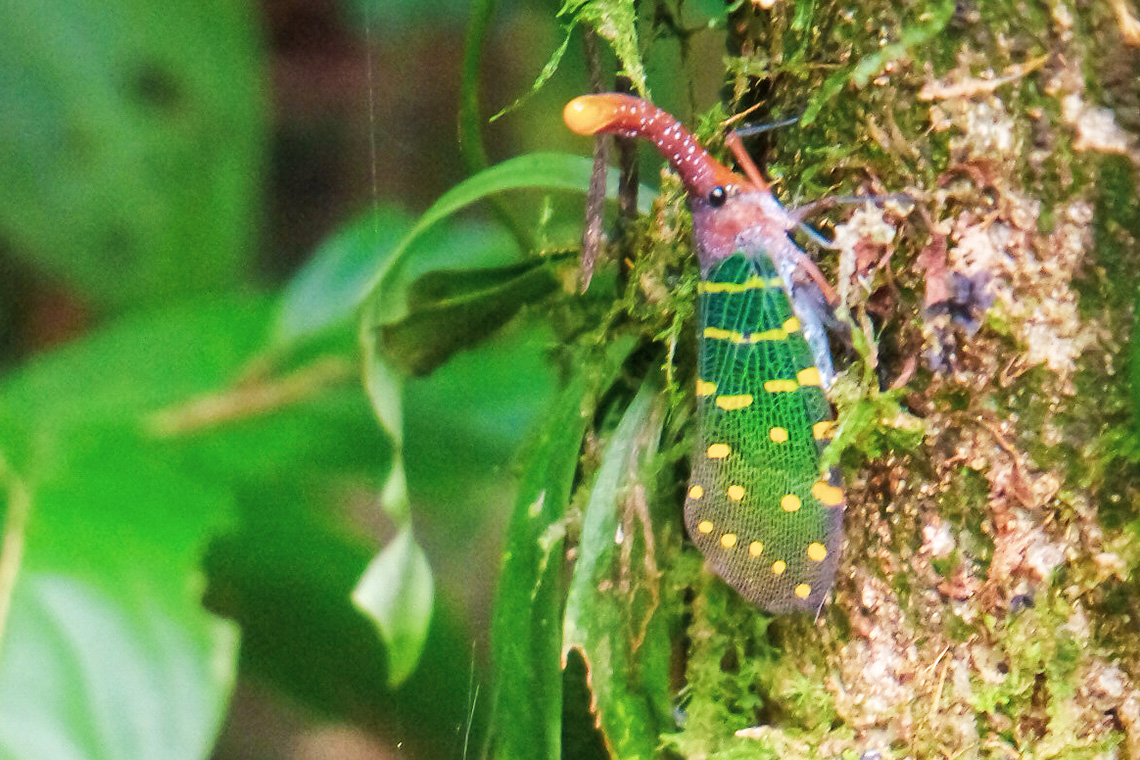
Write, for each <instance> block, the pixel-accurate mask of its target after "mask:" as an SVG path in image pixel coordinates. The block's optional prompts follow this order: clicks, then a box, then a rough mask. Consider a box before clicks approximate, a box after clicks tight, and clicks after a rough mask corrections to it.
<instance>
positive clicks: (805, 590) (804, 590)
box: [796, 583, 811, 599]
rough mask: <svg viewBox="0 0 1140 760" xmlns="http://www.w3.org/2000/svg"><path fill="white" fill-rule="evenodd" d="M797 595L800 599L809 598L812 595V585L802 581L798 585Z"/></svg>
mask: <svg viewBox="0 0 1140 760" xmlns="http://www.w3.org/2000/svg"><path fill="white" fill-rule="evenodd" d="M796 596H798V597H799V598H800V599H807V598H808V597H809V596H811V586H809V585H807V584H806V583H801V584H800V585H798V586H796Z"/></svg>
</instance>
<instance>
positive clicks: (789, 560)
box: [685, 251, 843, 612]
mask: <svg viewBox="0 0 1140 760" xmlns="http://www.w3.org/2000/svg"><path fill="white" fill-rule="evenodd" d="M700 306H701V308H700V311H701V327H700V360H699V375H698V379H697V412H698V418H699V421H700V422H699V424H700V434H699V436H698V439H699V440H698V445H697V450H696V452H695V453H694V456H693V468H692V469H693V475H692V480H691V481H690V483H689V490H688V494H687V496H686V499H685V524H686V526H687V528H688V530H689V535H690V536H692V537H693V540H694V542H696V544H697V546H699V547H700V549H701V551H702V552H703V553H704V555H705V557H706V558H707V559H708V561H709V563H710V564H711V565H712V567H713V569H714V570H715V571H716V572H717V573H718V574H719V575H720V576H721V577H723V578H724V579H725V580H726V581H728V583H730V584H731V585H732V586H733V587H735V588H736V589H737V590H738V591H739V592H740V593H741V594H743V595H744V596H745V597H747V598H748V599H750V600H751V601H753V602H755V603H756V604H758V605H760V606H761V607H764V608H765V609H768V610H771V611H773V612H784V611H789V610H805V611H807V610H817V609H819V607H820V605H821V604H822V601H823V597H824V596H825V595H826V594H827V591H828V589H829V588H830V587H831V581H832V578H833V576H834V574H835V566H836V562H837V560H838V557H839V549H840V540H841V534H842V527H843V494H842V491H841V490H840V488H839V485H840V484H839V480H838V473H837V472H832V473H825V472H823V471H822V470H821V467H820V452H822V450H823V448H824V446H826V444H827V442H828V440H829V439H830V436H831V432H830V431H831V422H830V421H831V420H832V419H833V415H832V413H831V407H830V404H829V403H828V401H827V399H826V397H825V396H824V393H823V388H822V387H821V386H820V378H819V372H818V371H817V370H816V368H815V361H814V359H813V358H812V353H811V350H810V348H809V347H808V344H807V341H806V340H805V339H804V337H803V334H802V332H801V331H800V329H799V323H798V320H797V319H796V318H795V315H794V313H793V311H792V306H791V303H790V302H789V300H788V296H787V293H786V292H785V290H784V285H783V282H782V281H781V279H780V277H779V275H778V273H777V271H776V269H775V267H774V266H773V265H772V261H771V259H770V258H769V257H768V256H767V254H764V253H762V252H761V253H749V254H747V255H746V254H744V253H741V252H739V251H738V252H737V253H735V254H734V255H732V256H730V257H729V258H727V259H724V260H722V261H720V262H718V263H717V264H715V265H713V266H712V267H711V268H710V270H709V271H708V273H707V274H706V276H705V277H704V279H703V280H702V282H701V296H700Z"/></svg>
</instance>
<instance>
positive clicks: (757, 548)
mask: <svg viewBox="0 0 1140 760" xmlns="http://www.w3.org/2000/svg"><path fill="white" fill-rule="evenodd" d="M748 553H749V554H751V555H752V556H753V557H759V556H760V555H761V554H763V553H764V544H762V543H760V542H759V541H753V542H752V543H750V544H749V545H748Z"/></svg>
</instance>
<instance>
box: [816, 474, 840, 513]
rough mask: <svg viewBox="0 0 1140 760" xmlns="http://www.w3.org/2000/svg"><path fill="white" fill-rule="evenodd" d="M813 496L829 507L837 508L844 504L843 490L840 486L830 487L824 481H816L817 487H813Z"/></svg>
mask: <svg viewBox="0 0 1140 760" xmlns="http://www.w3.org/2000/svg"><path fill="white" fill-rule="evenodd" d="M811 495H812V496H814V497H815V498H817V499H819V500H820V501H821V502H823V503H824V504H826V505H827V506H829V507H835V506H838V505H840V504H842V503H843V489H842V488H839V487H838V486H832V485H828V484H827V483H824V482H823V481H822V480H819V481H816V483H815V485H813V486H812V487H811Z"/></svg>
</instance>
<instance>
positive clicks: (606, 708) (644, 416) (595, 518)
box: [563, 376, 669, 760]
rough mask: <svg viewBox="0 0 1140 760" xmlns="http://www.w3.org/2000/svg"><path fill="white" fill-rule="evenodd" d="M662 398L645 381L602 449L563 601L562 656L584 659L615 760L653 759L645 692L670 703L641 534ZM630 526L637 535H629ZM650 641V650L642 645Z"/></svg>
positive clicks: (652, 726)
mask: <svg viewBox="0 0 1140 760" xmlns="http://www.w3.org/2000/svg"><path fill="white" fill-rule="evenodd" d="M660 393H661V388H660V383H659V381H658V380H657V378H656V377H653V376H651V377H650V378H647V379H646V380H645V382H643V383H642V386H641V389H640V390H639V391H638V394H637V396H636V397H635V398H634V400H633V402H632V403H631V404H630V405H629V408H628V409H626V411H625V414H624V415H623V416H622V419H621V422H620V423H619V424H618V427H617V429H616V430H615V431H614V432H613V434H612V435H611V437H610V440H609V442H608V443H607V444H606V448H605V451H604V453H603V454H602V462H601V467H600V468H599V469H598V474H597V476H596V478H595V480H594V486H593V488H592V489H591V492H590V499H589V502H588V504H587V506H586V513H585V517H584V519H583V524H582V536H581V540H580V542H579V545H578V561H577V562H576V563H575V565H574V573H573V576H572V578H571V581H570V594H569V597H568V600H567V602H566V620H565V628H564V631H563V651H564V652H568V651H569V650H570V649H578V650H579V651H580V652H581V654H582V657H583V659H584V661H585V662H586V666H587V668H588V670H589V673H590V678H589V683H590V687H591V691H592V694H593V703H594V705H595V713H596V719H597V721H598V723H599V725H600V727H601V729H602V733H603V734H604V735H605V737H606V746H607V747H609V749H610V752H611V756H612V757H615V758H645V759H646V760H651V759H652V758H654V757H657V747H658V744H659V739H658V734H659V732H660V728H659V726H660V723H661V717H662V716H661V715H660V714H658V713H657V712H655V710H654V707H655V702H654V700H652V699H651V698H650V695H649V693H648V692H649V691H659V692H661V693H662V694H664V695H665V699H664V700H663V701H664V702H665V703H666V704H667V703H668V696H667V695H668V670H669V658H668V651H669V637H668V631H667V630H665V629H663V628H662V626H661V624H660V619H659V618H660V616H659V615H658V614H657V613H658V607H659V601H660V600H659V595H660V589H659V585H660V578H659V577H654V573H653V572H651V570H650V568H655V567H656V564H655V562H654V558H653V554H654V551H653V545H652V544H651V543H648V542H647V541H646V540H645V538H644V537H645V536H649V535H652V534H651V532H650V526H649V525H648V518H649V515H648V505H647V503H646V497H645V492H646V489H645V487H646V485H652V484H651V483H649V484H647V483H646V482H645V481H646V480H651V479H652V472H651V470H650V469H649V466H650V463H651V461H652V459H653V457H654V455H655V454H656V451H657V444H658V442H659V440H660V437H661V428H662V424H663V421H664V410H663V409H662V408H661V395H660ZM639 486H640V488H639ZM619 514H625V515H627V516H628V517H629V518H630V519H627V520H623V521H622V523H620V526H621V527H622V528H623V530H622V538H621V543H620V544H619V543H617V542H615V540H614V536H615V535H618V530H619V522H618V517H619ZM631 525H632V526H636V528H637V529H638V530H640V531H641V533H640V534H630V533H629V532H627V531H628V528H629V527H630V526H631ZM623 557H625V558H626V559H625V560H624V564H623ZM655 617H657V618H658V619H657V620H654V618H655ZM647 637H653V638H654V639H656V640H655V641H654V642H653V644H655V645H656V646H646V645H645V644H646V639H647ZM658 653H665V656H664V657H656V658H655V657H654V655H655V654H658ZM655 686H656V687H657V688H656V689H654V687H655Z"/></svg>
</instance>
